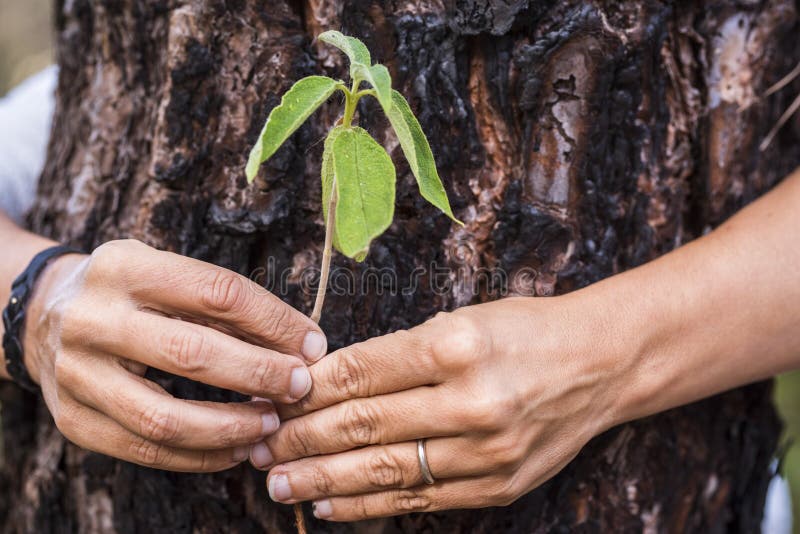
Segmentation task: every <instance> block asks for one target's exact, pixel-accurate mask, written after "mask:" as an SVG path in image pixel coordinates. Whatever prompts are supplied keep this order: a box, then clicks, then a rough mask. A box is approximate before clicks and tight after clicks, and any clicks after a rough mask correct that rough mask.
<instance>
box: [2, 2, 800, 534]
mask: <svg viewBox="0 0 800 534" xmlns="http://www.w3.org/2000/svg"><path fill="white" fill-rule="evenodd" d="M56 4H57V6H56V9H57V11H56V13H57V14H56V24H57V31H58V37H59V46H58V61H59V63H60V65H61V73H60V80H59V85H58V105H57V112H56V117H55V123H54V127H53V135H52V139H51V143H50V148H49V155H48V162H47V165H46V168H45V171H44V173H43V176H42V180H41V184H40V188H39V199H38V203H37V205H36V206H35V208H34V210H33V212H32V214H31V216H30V223H31V226H32V227H33V228H34V229H35V230H36V231H38V232H41V233H44V234H46V235H49V236H51V237H54V238H57V239H60V240H62V241H65V242H69V243H72V244H74V245H78V246H81V247H83V248H85V249H86V250H87V251H89V250H91V249H92V248H93V247H95V246H97V245H99V244H100V243H103V242H104V241H107V240H110V239H116V238H121V237H133V238H137V239H141V240H142V241H145V242H147V243H149V244H151V245H153V246H156V247H159V248H163V249H168V250H173V251H176V252H179V253H181V254H185V255H189V256H193V257H196V258H200V259H203V260H206V261H210V262H214V263H216V264H219V265H222V266H225V267H228V268H231V269H234V270H237V271H239V272H241V273H243V274H247V275H258V276H259V280H260V281H261V282H262V283H264V284H265V285H267V286H268V287H270V288H272V289H273V290H274V291H275V292H276V293H279V294H280V295H281V297H282V298H284V299H285V300H287V301H288V302H290V303H291V304H292V305H294V306H297V307H299V308H300V309H302V310H305V311H309V310H310V309H311V305H312V300H313V295H312V293H311V291H309V290H308V289H309V288H308V287H307V286H308V284H307V283H306V282H307V280H306V279H305V276H304V275H301V273H307V271H306V270H305V269H306V268H307V267H314V266H316V265H318V263H319V259H320V253H321V245H322V242H323V233H324V229H323V224H322V216H321V210H320V179H319V164H320V159H321V151H322V143H320V142H319V141H320V139H322V137H323V135H324V132H325V131H326V128H328V127H329V126H330V125H331V124H333V122H334V121H335V120H336V119H337V117H338V114H339V113H340V112H341V109H342V106H341V103H340V102H338V101H335V99H334V100H332V101H331V102H330V103H328V104H327V105H326V106H324V107H323V109H322V111H321V112H319V113H318V114H316V115H315V116H314V118H313V119H312V121H311V123H310V124H309V125H307V126H305V127H303V128H302V129H301V130H300V131H299V133H298V134H296V135H295V136H294V137H293V138H292V139H291V140H290V142H289V143H288V145H287V146H286V147H284V148H283V149H281V151H280V152H279V153H278V155H277V156H276V157H275V158H274V159H273V160H271V161H270V163H269V164H268V165H266V168H265V169H263V170H262V172H261V174H260V176H259V178H258V179H257V181H256V183H255V185H253V186H247V185H246V183H245V179H244V163H245V158H246V155H247V152H248V150H249V147H250V146H251V144H252V143H253V141H254V140H255V139H256V137H257V135H258V133H259V130H260V127H261V125H262V124H263V121H264V119H265V118H266V116H267V114H268V112H269V110H270V109H271V108H272V107H273V106H275V105H276V103H277V102H278V101H279V98H280V95H281V94H282V93H283V92H284V91H285V90H286V89H287V88H288V87H289V86H290V85H291V83H293V81H295V80H297V79H298V78H299V77H301V76H304V75H307V74H311V73H319V72H323V73H327V74H329V75H332V76H337V77H340V78H344V77H345V76H346V70H345V68H344V67H345V64H344V62H343V58H342V57H341V56H340V54H339V53H338V52H337V51H335V50H332V49H330V48H327V47H325V46H324V45H321V44H319V43H316V42H315V41H314V39H313V38H314V36H315V35H317V34H318V33H320V32H321V31H323V30H325V29H342V30H343V31H344V32H346V33H350V34H353V35H356V36H358V37H361V38H363V40H364V41H365V42H366V43H367V45H368V46H369V47H370V49H371V50H373V56H374V57H375V58H376V59H377V60H379V61H382V62H384V63H385V64H386V65H387V66H388V67H389V69H390V71H391V73H392V75H393V77H394V79H395V82H396V84H397V87H398V88H400V90H401V91H402V92H403V93H404V94H406V95H407V96H408V97H409V100H410V102H411V105H412V107H413V108H414V109H415V111H416V112H417V113H418V116H419V117H420V121H421V123H422V125H423V128H424V129H425V130H426V132H427V133H428V134H429V137H430V139H431V142H432V145H433V151H434V153H435V154H436V158H437V161H438V164H439V167H440V171H441V174H442V177H443V179H444V181H445V186H446V188H447V190H448V191H449V193H450V196H451V200H452V202H453V205H454V209H455V211H456V215H457V216H458V217H459V218H460V219H462V220H463V221H465V223H466V226H465V227H464V228H460V227H457V226H455V225H452V224H451V223H450V222H449V221H448V220H447V218H446V217H444V216H440V215H438V214H437V213H436V211H435V210H434V209H433V208H432V207H430V206H428V205H426V204H425V203H424V202H423V201H421V200H420V199H419V198H418V197H417V193H416V186H415V185H413V178H412V177H411V175H410V173H409V171H408V168H407V166H405V164H403V163H401V162H400V161H401V160H402V158H401V157H397V158H396V161H397V162H398V165H399V167H398V178H399V182H400V183H399V184H398V198H397V217H396V220H395V222H394V224H393V225H392V226H391V228H390V229H389V231H388V232H387V233H386V234H385V235H384V236H383V237H381V238H380V239H379V240H377V242H376V243H375V244H374V245H373V249H372V251H371V253H370V255H369V257H368V259H367V261H366V263H365V264H363V265H357V264H354V263H352V262H350V261H349V260H346V259H345V258H343V257H341V256H337V257H336V258H335V260H334V265H335V266H337V267H339V268H343V267H347V268H349V269H352V270H353V272H355V273H356V275H357V276H358V275H362V274H364V273H365V272H368V271H367V270H368V269H391V270H392V271H394V272H396V273H397V275H398V280H399V282H398V283H399V285H400V286H401V287H405V286H409V283H410V282H411V281H413V280H416V281H417V282H418V285H417V286H416V290H415V291H414V292H405V293H402V292H401V293H392V292H390V291H386V288H379V287H374V286H369V287H356V288H355V289H356V291H352V292H350V293H352V294H347V295H336V294H331V295H329V298H328V300H327V303H326V306H325V312H324V315H323V319H322V327H323V328H324V330H325V331H326V332H327V333H328V335H329V339H330V342H331V346H332V347H333V348H336V347H340V346H343V345H346V344H350V343H353V342H356V341H359V340H363V339H365V338H367V337H370V336H376V335H380V334H383V333H386V332H390V331H393V330H396V329H401V328H407V327H410V326H412V325H415V324H418V323H420V322H422V321H423V320H425V319H426V318H428V317H430V316H431V315H432V314H434V313H435V312H436V311H438V310H449V309H453V308H456V307H459V306H463V305H466V304H472V303H477V302H483V301H487V300H491V299H494V298H498V297H499V296H501V295H503V294H516V295H537V296H548V295H553V294H559V293H564V292H568V291H571V290H574V289H577V288H580V287H583V286H586V285H587V284H591V283H593V282H595V281H597V280H600V279H602V278H604V277H607V276H610V275H612V274H614V273H616V272H619V271H623V270H625V269H629V268H631V267H634V266H636V265H640V264H642V263H644V262H646V261H649V260H651V259H653V258H655V257H657V256H659V255H660V254H663V253H665V252H668V251H670V250H672V249H674V248H675V247H677V246H679V245H681V244H682V243H685V242H687V241H689V240H691V239H693V238H695V237H697V236H699V235H701V234H702V233H704V232H706V231H707V230H709V229H710V228H713V227H714V226H716V225H718V224H719V223H720V222H722V221H723V220H724V219H725V218H727V217H728V216H730V215H731V214H732V213H733V212H735V211H736V210H737V209H739V208H740V207H742V206H743V205H745V204H746V203H748V202H750V201H752V200H753V199H754V198H756V197H757V196H758V195H760V194H761V193H763V192H764V191H766V190H767V189H769V188H770V187H772V186H773V185H774V184H775V183H776V182H777V181H778V180H779V179H780V178H781V177H783V176H784V175H786V174H787V173H788V172H790V171H791V170H792V169H793V168H794V166H796V165H797V164H798V163H800V148H798V147H800V143H798V141H800V123H798V121H794V122H792V123H790V124H789V125H788V126H787V127H785V128H784V129H783V130H782V131H781V132H780V134H779V135H778V137H777V138H776V139H775V140H774V141H773V143H772V144H771V145H770V147H769V148H768V149H767V150H766V151H765V152H759V149H758V144H759V142H760V141H761V140H762V139H763V138H764V136H765V134H766V133H767V131H768V130H769V129H770V128H771V127H772V125H773V124H774V123H775V122H776V120H777V118H778V117H779V116H780V114H781V112H782V111H783V110H784V109H785V108H786V107H787V106H788V104H789V102H790V101H791V99H792V98H793V97H794V95H796V94H797V92H798V91H800V84H798V83H794V84H793V85H791V86H789V87H787V88H786V89H784V90H782V91H780V92H778V93H777V94H775V95H773V96H771V97H769V98H765V97H762V95H763V92H764V89H765V88H766V87H767V86H768V85H769V84H771V83H774V82H775V81H777V80H778V79H779V78H780V77H781V76H782V75H783V74H784V73H786V72H788V71H789V70H790V69H791V68H792V67H793V66H794V65H795V64H796V63H797V61H798V60H800V37H798V36H800V31H798V30H799V29H800V24H798V19H797V15H796V13H795V3H794V2H793V1H790V0H767V1H758V0H749V1H745V0H742V1H740V2H735V1H732V0H721V1H719V2H708V3H707V5H705V6H701V5H699V3H696V2H688V1H687V2H659V1H655V0H652V1H651V0H638V1H631V2H625V3H617V2H611V1H605V0H593V1H590V0H583V1H580V0H571V1H566V2H552V1H550V2H533V1H525V0H483V1H478V0H444V1H443V0H421V1H417V2H412V1H410V0H394V1H388V0H384V1H382V2H381V1H378V0H375V1H367V0H361V1H359V0H347V1H344V0H342V1H335V0H294V1H289V2H285V1H277V0H270V1H269V2H257V1H255V0H227V1H226V0H205V1H203V0H183V1H178V0H172V1H163V2H156V1H145V0H140V1H134V0H119V1H115V2H100V1H94V2H90V1H88V0H70V1H66V0H58V1H57V2H56ZM359 111H360V112H359V115H358V120H359V122H360V124H361V125H362V126H364V127H365V128H367V129H368V130H370V131H371V132H373V133H374V134H375V135H376V136H377V137H378V139H379V140H382V141H385V142H386V143H387V146H389V148H390V149H391V150H390V152H391V153H392V155H393V156H398V152H399V151H398V150H397V149H396V144H397V143H396V142H395V141H394V138H393V137H392V136H391V135H390V134H389V133H388V130H389V128H388V124H387V122H386V121H385V120H384V119H383V118H382V116H381V114H380V113H378V109H377V107H376V106H375V105H374V104H372V103H365V104H362V105H361V107H360V110H359ZM431 266H436V267H437V268H438V269H439V271H435V272H432V271H431V270H430V268H431ZM423 269H424V271H423ZM443 269H447V271H444V270H443ZM421 272H424V273H425V274H423V275H422V276H421V277H420V275H419V273H421ZM440 272H446V273H448V274H447V275H443V276H438V275H436V273H440ZM281 273H289V274H288V276H283V275H282V274H281ZM503 273H505V275H503ZM334 279H335V275H334ZM334 282H335V280H334ZM743 282H747V283H754V282H755V281H750V280H747V281H743ZM754 290H756V289H755V288H754ZM709 320H713V318H709ZM720 357H721V358H724V357H725V355H724V354H721V355H720ZM157 378H158V380H159V381H160V382H161V383H162V384H164V385H165V386H166V387H167V388H168V389H170V390H171V391H172V392H173V393H175V394H176V395H179V396H183V397H190V398H202V399H217V400H219V399H237V398H239V397H238V396H237V395H234V394H230V393H227V392H222V391H220V390H216V389H214V388H209V387H202V386H198V385H196V384H193V383H190V382H188V381H186V380H182V379H176V378H174V377H170V376H167V375H159V376H158V377H157ZM2 402H3V437H4V441H5V465H4V468H3V473H2V479H0V491H1V492H2V494H1V495H0V518H2V521H3V523H4V525H5V529H6V530H7V531H9V532H38V533H45V532H72V531H80V532H118V533H128V532H131V533H134V532H189V531H198V532H261V531H268V532H292V531H293V528H294V527H293V520H292V513H291V508H290V507H287V506H281V505H276V504H274V503H271V502H270V501H269V499H268V497H267V493H266V490H265V487H264V474H263V473H259V472H255V471H254V470H252V469H250V468H248V467H244V466H243V467H240V468H237V469H234V470H231V471H228V472H224V473H219V474H215V475H192V474H173V473H167V472H160V471H155V470H150V469H145V468H140V467H137V466H133V465H130V464H126V463H122V462H118V461H115V460H112V459H109V458H107V457H103V456H100V455H97V454H92V453H87V452H85V451H82V450H80V449H78V448H76V447H74V446H72V445H71V444H69V443H67V442H65V441H64V439H63V438H62V437H61V436H60V435H59V433H58V432H57V430H55V428H54V426H53V424H52V422H51V418H50V416H49V414H48V413H47V410H46V408H45V407H44V405H43V404H42V403H41V402H38V403H37V402H36V401H35V400H34V399H33V398H32V397H29V396H27V395H25V394H23V393H21V392H19V391H17V390H16V389H15V388H13V387H10V386H6V387H5V388H4V390H3V396H2ZM779 427H780V425H779V422H778V419H777V416H776V414H775V411H774V408H773V406H772V403H771V400H770V387H769V385H768V384H758V385H754V386H750V387H747V388H744V389H740V390H736V391H733V392H730V393H726V394H724V395H720V396H718V397H715V398H713V399H709V400H707V401H703V402H700V403H697V404H694V405H692V406H688V407H685V408H681V409H678V410H673V411H670V412H668V413H664V414H661V415H658V416H655V417H651V418H649V419H646V420H643V421H639V422H635V423H632V424H627V425H624V426H622V427H619V428H615V429H613V430H611V431H609V432H607V433H606V434H604V435H602V436H600V437H598V438H596V439H595V440H593V441H592V442H591V443H590V444H589V445H588V446H587V447H586V448H585V450H584V451H583V452H582V453H581V454H580V455H579V456H578V457H577V458H576V459H575V460H574V461H573V462H572V463H571V464H570V465H569V466H568V467H567V468H566V469H564V471H563V472H562V473H561V474H559V475H558V476H556V477H555V478H554V479H553V480H552V481H550V482H548V483H547V484H545V485H544V486H542V487H541V488H539V489H537V490H535V491H533V492H531V493H530V494H528V495H527V496H525V497H523V498H521V499H519V500H518V501H517V502H516V503H515V504H514V505H512V506H510V507H508V508H493V509H486V510H476V511H468V512H458V511H455V512H448V513H434V514H418V515H412V516H405V517H398V518H392V519H388V520H379V521H373V522H369V523H367V524H362V525H335V524H329V523H323V522H319V521H315V520H313V518H311V517H310V514H308V513H307V515H308V516H309V520H310V529H311V531H312V532H334V531H335V532H345V531H347V532H350V531H352V532H360V531H365V530H370V531H375V532H399V531H402V532H416V531H419V532H501V531H505V532H567V531H579V532H584V531H585V532H618V531H645V532H756V531H757V529H758V528H759V521H760V518H761V513H762V509H763V504H764V496H765V492H766V488H767V484H768V481H769V478H770V473H769V468H768V466H769V463H770V459H771V458H772V455H773V454H774V452H775V448H776V442H777V437H778V433H779Z"/></svg>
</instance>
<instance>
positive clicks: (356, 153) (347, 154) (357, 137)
mask: <svg viewBox="0 0 800 534" xmlns="http://www.w3.org/2000/svg"><path fill="white" fill-rule="evenodd" d="M331 145H332V157H331V156H329V159H328V161H330V160H331V159H332V160H333V174H334V179H333V182H334V184H335V187H336V193H337V203H336V214H335V217H334V220H335V228H334V230H335V233H334V236H335V243H336V248H337V249H338V250H339V252H341V253H342V254H344V255H345V256H347V257H349V258H355V259H356V260H357V261H362V260H363V259H364V258H365V257H366V255H367V252H368V251H369V245H370V243H371V242H372V240H373V239H375V238H376V237H378V236H379V235H381V234H382V233H383V232H384V231H385V230H386V229H387V228H388V227H389V225H390V224H391V223H392V217H394V194H395V181H396V176H395V170H394V164H393V163H392V159H391V158H390V157H389V154H387V153H386V150H384V148H383V147H382V146H381V145H379V144H378V143H377V142H376V141H375V140H374V139H373V138H372V137H370V135H369V134H368V133H367V132H366V130H364V129H362V128H358V127H355V128H343V129H342V131H340V132H339V133H338V134H337V135H336V136H335V138H334V139H333V140H332V142H331ZM323 182H324V179H323Z"/></svg>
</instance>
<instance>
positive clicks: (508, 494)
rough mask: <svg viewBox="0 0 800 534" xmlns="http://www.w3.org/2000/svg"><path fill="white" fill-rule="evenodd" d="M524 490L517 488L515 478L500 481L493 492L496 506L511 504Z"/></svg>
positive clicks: (493, 500)
mask: <svg viewBox="0 0 800 534" xmlns="http://www.w3.org/2000/svg"><path fill="white" fill-rule="evenodd" d="M521 494H522V492H521V491H520V490H519V489H518V488H517V484H516V481H514V480H513V479H509V480H503V481H502V482H500V483H498V484H497V486H496V488H495V489H494V491H493V492H492V502H493V504H494V505H495V506H509V505H511V504H513V503H514V501H516V500H517V499H518V498H519V497H520V495H521Z"/></svg>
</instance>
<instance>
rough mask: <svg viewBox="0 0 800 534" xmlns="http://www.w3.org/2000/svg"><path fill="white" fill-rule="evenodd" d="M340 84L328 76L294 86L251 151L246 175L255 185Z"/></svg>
mask: <svg viewBox="0 0 800 534" xmlns="http://www.w3.org/2000/svg"><path fill="white" fill-rule="evenodd" d="M338 83H339V82H337V81H336V80H334V79H332V78H328V77H327V76H309V77H307V78H303V79H302V80H300V81H298V82H297V83H295V84H294V85H293V86H292V88H291V89H289V90H288V91H287V92H286V93H285V94H284V95H283V98H281V103H280V104H279V105H278V106H276V107H275V108H274V109H273V110H272V112H271V113H270V114H269V117H268V118H267V122H266V123H265V124H264V128H263V129H262V130H261V135H260V136H259V137H258V141H256V144H255V145H254V146H253V149H252V150H251V151H250V157H249V158H248V160H247V167H246V168H245V174H246V175H247V180H248V181H249V182H252V181H253V180H254V179H255V177H256V174H257V173H258V167H259V165H261V164H262V163H263V162H265V161H266V160H268V159H269V158H270V157H272V155H273V154H275V152H276V151H277V150H278V148H280V146H281V145H282V144H283V143H284V142H285V141H286V139H288V138H289V136H290V135H292V134H293V133H294V132H295V131H297V129H298V128H299V127H300V126H301V125H302V124H303V123H304V122H305V121H306V119H308V117H310V116H311V114H312V113H314V111H315V110H316V109H317V108H318V107H319V106H320V105H322V103H323V102H325V101H326V100H327V99H328V98H330V96H331V95H332V94H333V92H334V91H335V90H336V86H337V84H338Z"/></svg>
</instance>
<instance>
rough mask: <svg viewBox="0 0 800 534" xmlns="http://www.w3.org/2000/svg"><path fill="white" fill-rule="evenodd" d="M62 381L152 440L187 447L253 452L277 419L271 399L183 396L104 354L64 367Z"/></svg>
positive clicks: (77, 396) (85, 400)
mask: <svg viewBox="0 0 800 534" xmlns="http://www.w3.org/2000/svg"><path fill="white" fill-rule="evenodd" d="M81 368H83V369H81ZM85 369H91V370H92V372H91V373H87V372H86V371H85ZM98 384H102V387H98ZM59 386H60V387H61V388H62V389H63V390H65V391H67V392H68V393H69V394H70V395H72V396H73V397H74V398H75V399H77V400H78V401H79V402H81V403H84V404H86V405H88V406H90V407H92V408H94V409H96V410H97V411H99V412H101V413H103V414H104V415H106V416H108V417H110V418H111V419H113V420H114V421H116V422H117V423H119V424H120V425H121V426H122V427H124V428H126V429H127V430H128V431H130V432H132V433H133V434H135V435H137V436H139V438H140V439H143V440H145V441H147V442H148V443H151V442H152V443H159V444H162V445H170V446H172V447H179V448H185V449H226V448H231V447H236V446H247V449H248V451H249V446H250V445H252V444H253V443H255V442H256V441H258V440H261V439H263V438H264V437H265V436H266V435H268V434H270V433H272V432H274V431H275V429H276V428H277V427H278V424H279V422H278V417H277V414H276V413H275V411H274V406H272V405H271V404H269V403H265V402H249V403H228V404H221V403H214V402H196V401H191V402H190V401H184V400H179V399H176V398H175V397H172V396H171V395H169V394H168V393H166V392H164V391H163V390H161V389H160V388H159V387H158V386H156V385H155V384H153V383H151V382H149V381H147V380H145V379H144V378H141V377H139V376H136V375H133V374H131V373H129V372H127V371H126V370H125V369H123V368H122V366H120V365H118V364H117V363H115V362H113V361H110V360H108V359H104V358H96V357H86V358H85V359H84V362H83V364H82V365H81V364H73V365H63V366H61V367H60V368H59Z"/></svg>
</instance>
